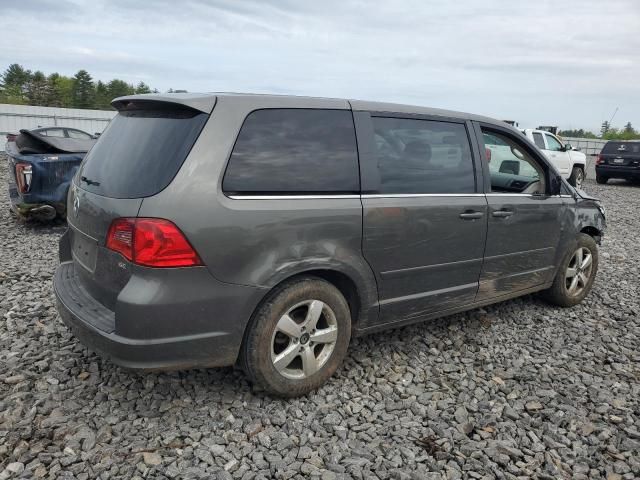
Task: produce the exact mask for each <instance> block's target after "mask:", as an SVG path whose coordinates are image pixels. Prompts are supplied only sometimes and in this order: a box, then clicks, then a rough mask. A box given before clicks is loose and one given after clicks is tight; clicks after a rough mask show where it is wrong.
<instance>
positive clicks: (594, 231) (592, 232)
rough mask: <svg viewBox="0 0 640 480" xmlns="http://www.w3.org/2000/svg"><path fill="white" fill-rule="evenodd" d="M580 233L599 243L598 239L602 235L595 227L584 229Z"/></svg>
mask: <svg viewBox="0 0 640 480" xmlns="http://www.w3.org/2000/svg"><path fill="white" fill-rule="evenodd" d="M580 233H586V234H587V235H589V236H591V237H593V239H594V240H595V241H596V242H599V241H600V237H602V233H601V232H600V230H598V229H597V228H596V227H591V226H589V227H584V228H583V229H582V230H580Z"/></svg>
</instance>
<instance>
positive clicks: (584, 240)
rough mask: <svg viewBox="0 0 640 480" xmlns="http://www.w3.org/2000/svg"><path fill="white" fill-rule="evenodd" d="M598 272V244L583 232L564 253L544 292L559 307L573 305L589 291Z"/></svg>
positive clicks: (580, 300) (548, 299)
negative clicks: (553, 276) (550, 284)
mask: <svg viewBox="0 0 640 480" xmlns="http://www.w3.org/2000/svg"><path fill="white" fill-rule="evenodd" d="M597 272H598V246H597V245H596V242H595V240H594V239H593V238H592V237H591V236H589V235H587V234H584V233H580V234H578V240H577V242H576V243H575V244H574V245H573V246H572V248H571V249H570V250H569V252H568V253H567V254H566V255H565V257H564V259H563V261H562V263H561V264H560V267H559V268H558V272H557V273H556V277H555V279H554V281H553V285H552V286H551V288H549V289H548V290H546V291H545V292H544V296H545V298H546V299H547V301H549V302H550V303H552V304H554V305H558V306H560V307H573V306H574V305H577V304H578V303H580V302H582V300H584V298H585V297H586V296H587V295H588V294H589V292H590V291H591V287H593V282H594V280H595V278H596V273H597Z"/></svg>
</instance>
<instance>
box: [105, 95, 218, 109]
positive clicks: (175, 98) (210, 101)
mask: <svg viewBox="0 0 640 480" xmlns="http://www.w3.org/2000/svg"><path fill="white" fill-rule="evenodd" d="M136 102H145V103H146V102H153V103H165V104H174V105H176V106H179V105H182V106H185V107H188V108H190V109H192V110H197V111H199V112H203V113H207V114H210V113H211V112H212V111H213V107H214V106H215V104H216V96H215V95H211V94H206V93H145V94H140V95H127V96H125V97H118V98H116V99H115V100H113V101H112V102H111V105H112V106H113V108H115V109H116V110H118V111H120V110H124V109H125V108H126V107H127V106H128V105H129V104H131V103H136Z"/></svg>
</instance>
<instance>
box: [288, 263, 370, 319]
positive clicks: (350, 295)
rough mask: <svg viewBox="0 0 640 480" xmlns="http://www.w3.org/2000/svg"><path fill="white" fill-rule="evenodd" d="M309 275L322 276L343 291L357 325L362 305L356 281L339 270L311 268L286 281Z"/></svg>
mask: <svg viewBox="0 0 640 480" xmlns="http://www.w3.org/2000/svg"><path fill="white" fill-rule="evenodd" d="M308 275H311V276H316V277H320V278H322V279H323V280H326V281H327V282H329V283H331V284H332V285H333V286H334V287H336V288H337V289H338V290H340V293H342V295H343V296H344V298H345V299H346V300H347V303H348V304H349V310H350V311H351V326H352V327H353V326H355V325H356V324H357V323H358V319H359V318H360V310H361V306H362V302H361V300H360V294H359V293H358V287H357V286H356V284H355V282H354V281H353V280H352V279H351V278H350V277H349V276H348V275H345V274H344V273H342V272H338V271H337V270H309V271H307V272H303V273H301V274H298V275H294V276H293V277H289V278H287V279H286V280H284V281H287V280H291V278H295V277H301V276H308Z"/></svg>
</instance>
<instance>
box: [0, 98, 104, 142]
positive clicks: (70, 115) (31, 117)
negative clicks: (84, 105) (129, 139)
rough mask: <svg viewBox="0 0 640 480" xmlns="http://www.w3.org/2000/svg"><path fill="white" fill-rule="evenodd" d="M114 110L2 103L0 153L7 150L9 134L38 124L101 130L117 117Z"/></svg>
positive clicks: (88, 131) (97, 131) (0, 105)
mask: <svg viewBox="0 0 640 480" xmlns="http://www.w3.org/2000/svg"><path fill="white" fill-rule="evenodd" d="M115 114H116V112H115V111H114V110H84V109H81V108H58V107H37V106H31V105H9V104H6V103H0V152H2V151H4V146H5V143H6V141H5V137H6V135H7V133H18V132H19V131H20V129H23V128H26V129H28V130H31V129H33V128H38V127H53V126H58V127H71V128H78V129H80V130H84V131H85V132H87V133H90V134H94V133H102V131H103V130H104V129H105V128H106V126H107V125H108V124H109V121H110V120H111V119H112V118H113V117H114V116H115Z"/></svg>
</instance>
